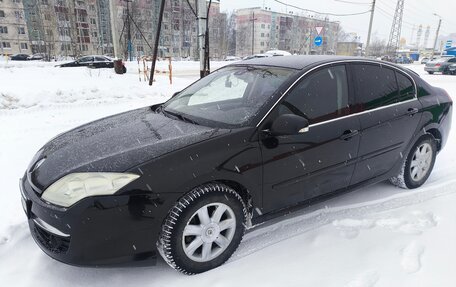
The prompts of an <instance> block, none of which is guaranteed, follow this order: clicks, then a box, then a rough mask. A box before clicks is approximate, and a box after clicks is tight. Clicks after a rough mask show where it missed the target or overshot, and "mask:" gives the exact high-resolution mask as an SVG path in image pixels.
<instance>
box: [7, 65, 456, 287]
mask: <svg viewBox="0 0 456 287" xmlns="http://www.w3.org/2000/svg"><path fill="white" fill-rule="evenodd" d="M130 64H131V63H129V65H130ZM1 65H2V63H0V79H1V86H0V93H2V94H5V95H6V94H7V95H8V96H9V97H10V98H11V99H10V100H9V101H10V102H11V103H10V107H14V109H5V108H3V109H1V110H0V130H1V141H0V174H1V175H2V196H3V197H2V200H1V201H0V218H1V220H0V286H30V285H34V286H146V285H150V286H185V287H189V286H330V287H332V286H334V287H341V286H346V287H374V286H375V287H381V286H385V287H389V286H401V287H407V286H409V287H416V286H453V285H454V279H453V278H454V258H456V245H455V244H454V242H455V241H456V224H455V218H456V209H455V208H454V207H455V206H456V169H455V166H454V162H456V137H455V133H454V131H453V133H452V134H451V138H450V139H449V141H448V143H447V146H446V148H445V149H444V150H443V151H442V152H441V153H440V154H439V155H438V157H437V161H436V164H435V167H434V171H433V173H432V174H431V176H430V178H429V179H428V182H427V183H426V184H425V185H424V186H423V187H421V188H419V189H416V190H403V189H399V188H396V187H394V186H392V185H390V184H388V183H379V184H376V185H374V186H371V187H368V188H363V189H361V190H358V191H355V192H352V193H350V194H347V195H344V196H341V197H338V198H334V199H332V200H330V201H326V202H324V203H320V204H317V205H314V206H311V207H308V208H305V209H302V210H300V211H297V212H294V213H292V214H289V215H287V216H285V217H283V218H279V219H274V220H272V221H270V222H267V223H264V224H262V225H260V226H258V227H256V228H254V229H253V230H251V231H249V232H248V233H247V234H246V236H245V238H244V240H243V242H242V243H241V246H240V247H239V249H238V250H237V252H236V253H235V254H234V256H233V257H232V258H231V259H230V260H229V262H228V263H227V264H225V265H223V266H221V267H220V268H217V269H216V270H212V271H210V272H207V273H205V274H201V275H197V276H192V277H187V276H184V275H180V274H179V273H177V272H175V271H174V270H172V269H170V268H169V267H168V266H167V265H166V264H165V263H164V262H163V261H162V260H160V261H159V262H158V266H155V267H150V268H113V269H92V268H78V267H73V266H68V265H65V264H62V263H59V262H56V261H54V260H52V259H51V258H49V257H48V256H47V255H45V254H44V253H43V252H42V251H41V250H40V249H39V248H38V247H37V246H36V244H35V243H34V241H33V239H32V238H31V236H30V233H29V231H28V227H27V224H26V220H25V215H24V213H23V210H22V207H21V203H20V194H19V189H18V186H17V184H18V178H19V177H21V176H22V174H23V172H24V170H25V168H26V166H27V165H28V163H29V161H30V159H31V158H32V156H33V154H34V153H35V152H36V151H37V150H38V149H39V148H40V147H41V146H42V145H43V144H44V143H45V142H46V141H48V140H49V139H50V138H52V137H53V136H55V135H56V134H58V133H60V132H63V131H65V130H68V129H70V128H73V127H75V126H77V125H80V124H82V123H85V122H87V121H91V120H94V119H96V118H99V117H103V116H106V115H110V114H114V113H118V112H121V111H125V110H129V109H133V108H137V107H140V106H144V105H147V104H152V103H156V102H160V101H163V100H165V99H166V98H167V97H169V96H170V95H171V94H172V92H173V91H174V90H178V89H179V88H180V87H183V86H185V85H186V84H187V83H188V82H189V81H190V80H191V79H190V78H184V79H182V78H176V79H175V84H173V86H169V84H168V83H167V78H166V77H159V78H157V79H158V80H157V83H156V84H154V86H153V87H149V86H147V84H145V83H140V82H139V81H138V79H137V74H134V73H130V71H129V73H128V74H127V75H125V76H117V75H114V74H112V73H109V72H104V71H101V72H99V74H98V72H97V71H91V73H92V74H89V72H88V71H87V70H85V69H78V68H77V69H72V70H68V71H67V72H66V71H63V69H61V70H60V69H55V68H54V67H50V66H47V65H43V66H38V65H32V66H30V67H26V66H21V67H20V66H14V67H4V66H1ZM27 65H28V63H27ZM179 65H182V67H183V68H182V70H183V71H185V70H186V69H187V71H192V70H195V71H198V66H197V64H195V63H193V64H189V63H188V62H184V63H182V64H180V63H179V64H176V66H179ZM192 65H193V66H192ZM409 67H410V68H412V69H414V70H416V71H417V72H419V73H420V74H422V76H423V78H425V79H426V80H427V81H429V82H430V83H431V84H434V85H436V86H439V87H443V88H445V89H446V90H447V91H448V92H449V93H450V95H452V96H453V99H455V100H456V77H455V76H442V75H425V74H424V71H423V66H421V65H416V66H415V65H410V66H409ZM129 69H130V68H129ZM130 70H131V69H130ZM56 71H57V72H56ZM93 73H95V74H93ZM23 75H28V76H29V77H30V76H32V75H35V77H36V78H35V79H34V78H33V77H32V78H31V79H29V80H25V79H23V78H22V77H23ZM195 78H196V77H195ZM3 79H7V80H6V81H4V80H3ZM91 89H97V90H96V91H94V92H92V91H91ZM57 90H61V91H62V94H60V95H57ZM43 91H48V93H51V95H46V93H45V92H43ZM82 91H84V92H85V93H82ZM94 95H95V96H94ZM40 97H41V98H40ZM5 101H6V100H5ZM43 101H44V102H43ZM26 107H29V108H26ZM453 121H456V117H453ZM453 127H456V124H455V123H453ZM151 244H153V243H151Z"/></svg>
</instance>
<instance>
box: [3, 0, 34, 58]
mask: <svg viewBox="0 0 456 287" xmlns="http://www.w3.org/2000/svg"><path fill="white" fill-rule="evenodd" d="M17 53H24V54H30V43H29V40H28V31H27V25H26V22H25V16H24V6H23V3H22V1H21V0H0V54H2V55H5V54H6V55H11V54H17Z"/></svg>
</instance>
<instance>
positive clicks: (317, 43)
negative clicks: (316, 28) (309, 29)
mask: <svg viewBox="0 0 456 287" xmlns="http://www.w3.org/2000/svg"><path fill="white" fill-rule="evenodd" d="M314 44H315V46H317V47H320V46H321V44H323V39H322V38H321V37H320V36H317V37H315V39H314Z"/></svg>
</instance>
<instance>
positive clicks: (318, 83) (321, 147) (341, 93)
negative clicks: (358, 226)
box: [260, 65, 360, 212]
mask: <svg viewBox="0 0 456 287" xmlns="http://www.w3.org/2000/svg"><path fill="white" fill-rule="evenodd" d="M281 114H296V115H299V116H302V117H305V118H307V120H308V121H309V123H310V126H309V130H308V131H307V132H304V133H300V134H296V135H287V136H276V137H272V136H267V135H266V133H263V134H262V136H261V137H262V138H261V140H260V146H261V149H262V156H263V208H264V212H268V211H272V210H275V209H279V208H283V207H286V206H290V205H294V204H297V203H299V202H302V201H305V200H307V199H311V198H314V197H317V196H320V195H324V194H326V193H329V192H331V191H335V190H338V189H341V188H344V187H347V186H348V184H349V183H350V179H351V177H352V173H353V170H354V164H355V161H356V157H357V151H358V145H359V135H358V130H359V128H360V123H359V121H358V118H357V117H356V116H351V115H350V106H349V87H348V80H347V72H346V67H345V65H338V66H331V67H326V68H321V69H319V70H317V71H313V72H311V73H310V74H309V75H307V76H305V77H304V78H303V79H302V80H301V81H300V82H299V83H298V84H297V85H296V86H295V87H294V88H293V89H292V90H291V91H290V92H289V93H288V94H287V95H286V96H285V97H284V98H283V99H282V100H281V102H280V103H279V104H278V105H277V106H276V107H275V108H274V110H273V111H272V112H271V114H270V115H269V116H268V117H267V119H266V120H265V122H264V123H263V124H262V125H261V126H260V129H261V130H264V129H268V128H269V127H270V125H271V124H272V122H273V121H274V119H276V118H277V117H278V116H279V115H281Z"/></svg>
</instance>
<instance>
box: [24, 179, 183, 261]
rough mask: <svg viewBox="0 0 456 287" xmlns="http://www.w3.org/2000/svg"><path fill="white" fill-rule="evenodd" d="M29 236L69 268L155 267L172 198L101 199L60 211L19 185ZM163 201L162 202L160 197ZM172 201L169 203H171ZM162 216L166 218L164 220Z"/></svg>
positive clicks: (27, 184) (89, 199)
mask: <svg viewBox="0 0 456 287" xmlns="http://www.w3.org/2000/svg"><path fill="white" fill-rule="evenodd" d="M20 188H21V195H22V202H23V207H24V211H25V213H26V215H27V219H28V224H29V228H30V232H31V234H32V237H33V239H34V240H35V242H36V243H37V244H38V246H39V247H40V248H41V249H42V250H43V251H44V252H45V253H46V254H47V255H49V256H50V257H52V258H54V259H56V260H58V261H61V262H64V263H67V264H71V265H78V266H106V265H110V266H112V265H115V266H117V265H135V266H144V265H146V266H147V265H153V264H155V262H156V257H157V252H156V242H157V239H158V234H159V232H160V229H161V223H162V221H163V219H162V217H164V216H166V214H167V211H168V210H169V209H168V206H167V205H166V204H164V203H165V202H174V198H173V197H174V196H175V195H173V194H170V195H168V196H165V197H163V196H162V195H154V194H150V193H149V194H140V193H141V192H140V191H139V190H138V192H137V193H135V195H117V196H97V197H90V198H86V199H83V200H81V201H80V202H78V203H76V204H74V205H73V206H71V207H69V208H61V207H57V206H55V205H52V204H49V203H46V202H44V201H43V200H41V198H40V197H39V195H38V193H36V192H35V191H34V190H33V188H32V187H31V185H30V184H29V183H28V181H27V179H25V178H23V179H21V181H20ZM159 196H160V197H159ZM167 199H169V200H167ZM160 215H162V216H160Z"/></svg>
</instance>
